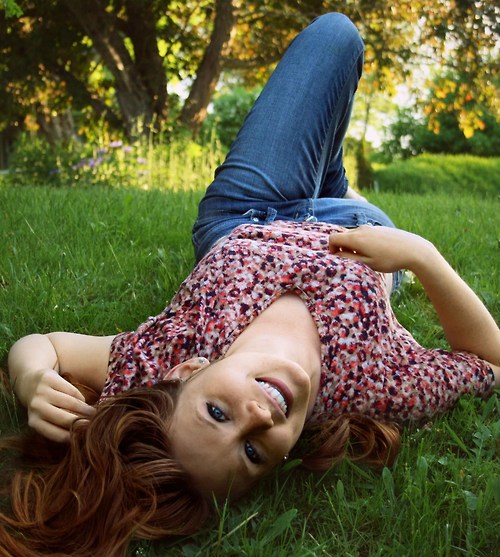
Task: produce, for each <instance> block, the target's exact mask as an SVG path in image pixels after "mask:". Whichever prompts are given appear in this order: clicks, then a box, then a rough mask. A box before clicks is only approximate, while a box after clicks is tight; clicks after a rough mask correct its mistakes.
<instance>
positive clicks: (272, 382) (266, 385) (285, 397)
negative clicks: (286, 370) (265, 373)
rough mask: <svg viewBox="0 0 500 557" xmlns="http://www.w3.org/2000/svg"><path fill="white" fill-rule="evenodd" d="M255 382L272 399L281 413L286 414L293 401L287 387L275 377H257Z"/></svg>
mask: <svg viewBox="0 0 500 557" xmlns="http://www.w3.org/2000/svg"><path fill="white" fill-rule="evenodd" d="M257 383H258V384H259V386H260V387H261V389H262V390H264V391H265V392H266V394H267V395H268V396H269V397H270V398H272V399H273V401H274V402H275V403H276V405H277V406H278V407H279V408H280V410H281V411H282V412H283V414H284V415H285V416H288V414H289V411H290V408H291V406H292V402H293V396H292V393H291V392H290V390H289V389H288V387H287V386H286V385H285V384H284V383H282V382H281V381H277V380H276V379H267V378H265V379H264V378H262V379H257Z"/></svg>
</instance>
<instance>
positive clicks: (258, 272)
mask: <svg viewBox="0 0 500 557" xmlns="http://www.w3.org/2000/svg"><path fill="white" fill-rule="evenodd" d="M333 230H336V231H339V230H340V231H342V230H343V229H342V228H341V227H338V226H335V225H329V224H324V223H293V222H284V221H279V222H278V221H277V222H274V223H273V224H271V225H266V226H261V225H257V224H245V225H241V226H239V227H237V228H236V229H235V230H234V231H233V232H232V233H231V234H230V235H229V236H227V237H226V238H225V239H224V240H223V241H221V242H219V243H218V244H216V245H215V246H213V247H212V249H211V251H210V252H209V253H208V254H207V255H206V256H205V257H204V258H203V259H202V261H201V262H200V263H199V264H198V265H197V267H196V268H195V269H194V270H193V272H192V273H191V274H190V275H189V277H188V278H187V279H186V280H185V281H184V282H183V283H182V285H181V287H180V289H179V290H178V292H177V294H176V295H175V296H174V298H173V299H172V301H171V303H170V305H169V306H168V307H167V308H165V310H164V311H163V312H162V313H160V314H159V315H157V316H156V317H150V318H149V319H148V320H147V321H146V322H145V323H143V324H142V325H141V326H140V327H139V328H138V329H137V330H136V331H134V332H127V333H122V334H119V335H117V336H116V337H115V339H114V340H113V342H112V346H111V356H110V362H109V368H108V376H107V380H106V384H105V386H104V390H103V393H102V397H108V396H110V395H114V394H116V393H119V392H121V391H125V390H127V389H130V388H132V387H138V386H151V385H152V384H153V383H155V382H156V381H158V380H161V379H166V378H168V375H169V370H170V369H171V368H172V367H173V366H175V365H176V364H178V363H180V362H182V361H184V360H186V359H189V358H191V357H193V356H203V357H206V358H208V359H209V360H215V359H217V358H220V357H221V356H223V355H224V353H225V352H226V351H227V349H228V348H229V347H230V346H231V344H232V343H233V341H234V340H235V339H236V338H237V337H238V335H239V334H240V333H241V332H242V331H244V330H245V328H246V327H247V326H248V325H249V324H250V322H251V321H252V320H253V319H254V318H255V317H256V316H258V315H259V314H260V313H262V312H263V311H264V310H265V309H266V308H267V307H269V305H270V304H272V303H273V301H274V300H276V299H277V298H278V297H279V296H281V295H283V294H284V293H287V292H288V293H295V294H297V295H298V296H300V298H301V299H302V300H303V301H304V303H305V304H306V306H307V307H308V309H309V311H310V313H311V315H312V317H313V319H314V321H315V323H316V325H317V327H318V333H319V337H320V341H321V362H322V370H321V380H320V389H319V392H318V396H317V399H316V403H315V407H314V411H313V414H312V416H311V418H310V420H311V421H315V420H318V419H320V417H321V416H322V415H325V414H324V413H325V412H327V413H330V414H331V413H334V414H336V415H338V414H341V413H344V412H356V413H363V414H367V415H369V416H372V417H374V418H383V419H390V420H394V421H396V422H400V423H403V422H406V421H410V420H411V421H416V420H421V419H423V418H428V417H431V416H433V415H434V414H436V413H438V412H442V411H444V410H446V409H447V408H449V407H450V406H452V405H453V404H454V403H455V402H456V400H457V399H458V398H459V397H460V396H461V395H462V394H464V393H472V394H476V395H479V396H483V397H486V396H487V395H488V394H490V393H491V392H492V390H493V388H494V380H493V379H494V378H493V371H492V370H491V368H490V367H489V366H488V365H487V364H486V363H485V362H484V361H482V360H481V359H479V358H478V357H476V356H474V355H472V354H469V353H464V352H449V351H446V350H441V349H426V348H423V347H422V346H420V345H419V344H418V343H417V342H416V341H415V339H414V338H413V337H412V335H411V334H410V333H409V332H408V331H407V330H406V329H404V328H403V327H402V326H401V325H400V323H399V322H398V321H397V320H396V317H395V316H394V313H393V311H392V309H391V306H390V303H389V299H388V294H387V292H386V288H385V282H384V277H383V275H382V274H380V273H377V272H375V271H373V270H372V269H370V268H369V267H368V266H366V265H365V264H363V263H360V262H356V261H352V260H350V259H347V258H342V257H338V256H336V255H332V254H331V253H330V252H329V250H328V235H329V233H330V232H331V231H333Z"/></svg>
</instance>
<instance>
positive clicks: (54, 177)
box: [5, 134, 222, 190]
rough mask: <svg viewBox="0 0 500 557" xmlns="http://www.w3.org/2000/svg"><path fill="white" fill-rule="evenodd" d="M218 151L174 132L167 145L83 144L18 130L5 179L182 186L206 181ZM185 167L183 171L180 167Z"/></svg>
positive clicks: (34, 182) (65, 183)
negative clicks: (49, 140) (52, 140)
mask: <svg viewBox="0 0 500 557" xmlns="http://www.w3.org/2000/svg"><path fill="white" fill-rule="evenodd" d="M221 157H222V155H221V154H220V153H219V151H218V150H217V149H216V148H215V146H214V145H212V146H207V147H206V148H205V149H202V148H201V146H200V145H198V144H197V143H194V142H193V141H191V140H190V139H188V138H185V137H184V138H183V137H181V136H179V137H178V138H177V139H176V140H174V141H172V142H171V143H169V144H168V145H165V144H163V143H161V142H158V143H157V144H155V145H152V144H148V143H147V142H146V141H139V142H136V143H134V144H126V143H124V142H123V141H121V140H114V141H104V140H100V141H99V142H98V143H96V144H86V143H80V142H77V141H72V142H67V143H59V144H56V145H53V144H50V143H49V142H48V141H46V140H44V139H41V138H39V137H37V136H36V135H28V134H26V135H21V137H20V139H19V141H18V142H17V143H16V145H15V148H14V151H13V154H12V157H11V161H10V171H9V173H8V174H7V175H6V176H5V180H6V181H7V182H8V183H10V184H12V185H15V186H26V185H37V184H40V185H47V184H50V185H54V186H70V187H74V186H77V185H83V186H97V185H100V186H110V187H113V186H114V187H116V186H118V187H140V188H142V189H146V190H147V189H156V188H163V187H165V185H169V187H172V189H183V188H184V187H185V184H187V185H188V187H191V188H195V187H197V186H199V185H200V184H207V183H208V181H209V174H207V169H210V168H213V167H214V166H215V165H216V164H217V163H218V162H219V161H220V159H221ZM183 168H184V169H186V170H185V172H182V169H183Z"/></svg>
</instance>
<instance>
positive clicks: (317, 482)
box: [0, 184, 500, 557]
mask: <svg viewBox="0 0 500 557" xmlns="http://www.w3.org/2000/svg"><path fill="white" fill-rule="evenodd" d="M201 195H202V191H201V189H200V188H198V189H192V190H187V191H170V190H163V191H160V190H155V191H142V190H138V189H118V188H117V189H112V188H99V187H94V188H87V189H85V188H81V189H80V188H78V189H74V188H72V189H70V188H64V187H63V188H61V187H59V188H57V189H56V188H42V187H30V186H26V187H22V188H15V187H13V186H7V185H5V184H4V185H1V184H0V207H1V208H2V218H1V220H0V358H2V357H4V356H6V354H7V351H8V348H9V346H10V345H11V344H12V343H13V342H14V341H15V340H16V339H17V338H19V337H20V336H22V335H25V334H28V333H32V332H35V331H37V332H47V331H50V330H72V331H79V332H83V333H92V334H113V333H117V332H119V331H122V330H129V329H132V328H135V327H136V326H137V325H138V324H139V323H141V322H142V321H143V320H144V319H145V318H146V317H147V316H148V315H152V314H155V313H158V312H159V311H161V310H162V309H163V307H164V306H165V305H166V303H167V302H168V300H169V298H170V297H171V296H172V294H173V293H174V291H175V289H176V288H177V286H178V285H179V284H180V282H181V281H182V279H183V278H184V277H185V275H186V274H187V273H188V272H189V270H190V268H191V266H192V264H193V255H192V248H191V242H190V229H191V224H192V222H193V219H194V215H195V212H196V204H197V202H198V200H199V198H200V197H201ZM370 200H371V201H373V202H375V203H377V204H379V205H380V206H381V207H382V208H384V209H386V210H387V212H388V213H389V214H391V216H393V218H394V220H395V222H396V223H397V224H398V225H399V226H400V227H402V228H407V229H410V230H412V231H414V232H417V233H419V234H422V235H424V236H426V237H428V238H429V239H431V240H432V241H433V242H435V243H436V244H437V245H438V247H439V248H440V249H441V250H442V252H443V253H444V254H445V255H446V257H447V258H448V259H449V260H450V261H451V263H452V264H453V265H454V266H455V268H457V269H458V270H459V271H460V273H461V274H462V276H464V278H465V279H466V280H467V281H468V282H469V283H470V284H471V286H472V287H473V288H474V289H475V290H476V291H477V292H478V293H479V295H480V296H481V297H482V299H483V300H484V301H485V303H486V304H487V306H488V308H489V309H490V311H491V312H492V313H493V315H494V317H495V318H496V320H497V321H499V320H500V300H499V292H500V279H499V272H498V269H499V261H500V250H499V245H498V238H499V236H500V230H499V220H498V214H499V209H500V203H499V200H498V198H497V197H494V196H493V197H492V196H489V197H487V198H484V197H480V196H476V197H474V196H472V195H467V194H464V193H460V194H457V195H455V194H453V195H451V194H450V193H446V192H440V193H427V194H426V195H425V196H419V195H414V194H399V195H396V194H393V193H380V194H377V195H375V194H372V195H370ZM394 305H395V311H396V313H397V315H398V317H399V319H400V320H401V321H402V322H403V323H404V324H405V326H407V327H408V328H409V329H410V330H411V331H412V332H414V334H415V336H416V337H417V339H418V340H419V341H420V342H422V343H423V344H427V345H440V346H441V345H442V346H445V341H444V339H443V338H442V335H441V333H440V329H439V327H438V325H437V322H436V319H435V316H434V313H433V312H432V311H431V309H430V308H429V305H428V303H427V301H426V299H425V296H424V294H423V292H422V290H421V288H420V287H419V286H418V284H408V285H406V286H405V288H404V289H403V292H401V293H400V294H398V295H397V296H396V297H395V299H394ZM3 397H4V398H3V401H2V402H1V404H0V410H1V414H0V420H1V421H0V433H1V434H4V433H6V432H7V431H10V430H12V428H18V427H19V420H21V422H22V417H21V418H19V417H18V414H16V413H15V412H14V410H13V406H12V401H11V400H8V399H7V398H6V395H3ZM498 414H499V403H498V399H497V397H496V396H494V397H492V398H491V399H490V400H489V401H486V402H485V401H481V400H478V399H472V398H464V399H462V400H461V401H460V403H459V404H458V406H457V407H456V408H455V409H454V410H453V411H451V412H450V413H448V414H447V415H446V416H444V417H441V418H438V419H436V420H435V421H434V422H433V423H432V424H430V425H429V426H428V427H425V428H421V429H416V430H413V431H408V432H406V433H405V434H404V438H403V447H402V451H401V454H400V456H399V458H398V461H397V463H396V465H395V466H394V467H393V468H392V469H391V470H384V471H383V473H375V472H373V471H370V470H366V469H363V468H360V467H357V466H354V465H350V464H348V463H344V464H342V465H341V466H340V467H338V468H337V469H335V470H332V471H330V472H329V473H327V474H324V475H321V476H316V475H313V474H309V473H305V472H303V471H300V470H296V469H292V468H294V466H293V463H290V464H289V465H288V468H289V469H288V470H280V471H278V472H277V473H276V474H275V475H274V476H272V477H271V478H269V479H268V480H266V481H265V482H264V483H263V485H262V486H260V487H259V488H257V489H256V490H255V491H254V493H252V494H251V495H250V496H249V497H248V498H247V499H246V500H245V501H243V502H241V503H240V504H238V505H237V506H235V507H234V508H231V509H228V508H221V509H220V512H219V515H218V516H217V517H215V518H214V520H213V521H212V522H211V523H210V524H209V525H208V526H207V527H206V528H205V529H204V530H203V531H201V532H200V533H199V534H197V535H196V536H193V537H192V538H187V539H181V540H175V541H171V542H167V543H138V544H136V545H135V546H134V547H133V548H132V549H131V552H130V554H131V555H140V556H144V557H154V556H163V555H169V556H200V557H201V556H210V555H213V556H218V555H227V556H239V555H246V556H254V557H262V556H264V557H267V556H269V557H271V556H272V557H275V556H287V557H305V556H359V557H362V556H377V555H380V556H384V557H385V556H394V557H396V556H397V557H400V556H419V557H425V556H429V557H435V556H437V555H438V556H441V555H442V556H460V555H469V556H493V555H495V554H496V550H497V546H498V543H497V541H498V540H497V538H498V534H497V533H498V528H499V525H500V524H499V523H500V512H499V508H500V479H499V470H500V466H499V464H498V439H499V434H500V422H499V417H498Z"/></svg>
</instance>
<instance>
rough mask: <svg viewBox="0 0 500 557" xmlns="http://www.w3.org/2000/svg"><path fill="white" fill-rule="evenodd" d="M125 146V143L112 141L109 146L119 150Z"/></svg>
mask: <svg viewBox="0 0 500 557" xmlns="http://www.w3.org/2000/svg"><path fill="white" fill-rule="evenodd" d="M122 145H123V141H112V142H111V143H110V144H109V146H110V147H111V149H118V147H121V146H122Z"/></svg>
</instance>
